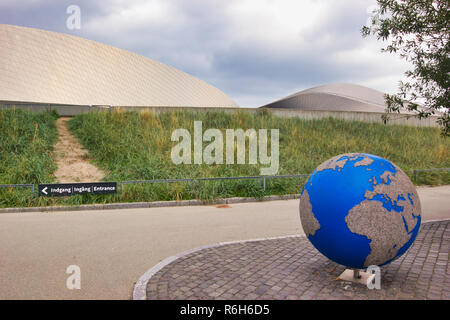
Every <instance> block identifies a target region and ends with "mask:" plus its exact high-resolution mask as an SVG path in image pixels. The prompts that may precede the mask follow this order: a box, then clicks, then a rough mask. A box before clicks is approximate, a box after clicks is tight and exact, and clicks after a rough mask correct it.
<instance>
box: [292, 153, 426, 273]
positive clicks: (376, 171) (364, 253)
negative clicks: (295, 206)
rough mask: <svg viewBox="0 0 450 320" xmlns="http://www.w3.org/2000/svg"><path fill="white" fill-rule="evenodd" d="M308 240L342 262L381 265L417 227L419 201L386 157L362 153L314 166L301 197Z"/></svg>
mask: <svg viewBox="0 0 450 320" xmlns="http://www.w3.org/2000/svg"><path fill="white" fill-rule="evenodd" d="M300 219H301V222H302V226H303V229H304V231H305V234H306V235H307V237H308V239H309V240H310V241H311V243H312V244H313V245H314V246H315V247H316V248H317V249H318V250H319V251H320V252H321V253H322V254H324V255H325V256H326V257H328V258H329V259H331V260H333V261H335V262H337V263H339V264H342V265H344V266H347V267H350V268H354V269H363V268H366V267H368V266H371V265H379V266H381V265H384V264H387V263H389V262H391V261H393V260H394V259H396V258H398V257H400V256H401V255H402V254H404V253H405V252H406V251H407V250H408V248H409V247H410V246H411V245H412V243H413V242H414V240H415V238H416V236H417V233H418V231H419V228H420V222H421V206H420V200H419V196H418V194H417V191H416V188H415V187H414V185H413V184H412V182H411V180H410V179H409V177H408V176H407V175H406V174H405V173H404V172H403V171H402V170H401V169H400V168H399V167H397V166H396V165H395V164H393V163H391V162H389V161H388V160H386V159H384V158H381V157H378V156H374V155H370V154H364V153H349V154H342V155H339V156H336V157H334V158H332V159H330V160H327V161H325V162H324V163H322V164H321V165H319V166H318V167H317V169H316V170H315V171H314V172H313V173H312V174H311V176H310V177H309V179H308V180H307V182H306V184H305V186H304V188H303V191H302V195H301V198H300Z"/></svg>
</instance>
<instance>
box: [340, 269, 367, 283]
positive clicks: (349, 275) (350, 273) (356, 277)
mask: <svg viewBox="0 0 450 320" xmlns="http://www.w3.org/2000/svg"><path fill="white" fill-rule="evenodd" d="M374 276H375V274H373V273H369V272H365V271H361V270H360V269H345V270H344V272H342V273H341V275H340V276H339V277H338V280H342V281H345V282H351V283H357V284H362V285H365V286H366V285H367V284H368V283H371V282H372V281H373V278H374Z"/></svg>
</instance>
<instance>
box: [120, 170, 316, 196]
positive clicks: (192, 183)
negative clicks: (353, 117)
mask: <svg viewBox="0 0 450 320" xmlns="http://www.w3.org/2000/svg"><path fill="white" fill-rule="evenodd" d="M308 176H309V174H292V175H280V176H249V177H211V178H189V179H156V180H137V181H120V182H119V184H120V192H123V185H124V184H141V183H142V184H144V183H174V182H175V183H176V182H189V183H190V186H191V188H192V189H194V188H195V185H198V183H199V182H200V181H223V180H260V181H261V185H262V186H263V189H264V191H266V180H267V179H277V178H281V179H285V178H302V177H308Z"/></svg>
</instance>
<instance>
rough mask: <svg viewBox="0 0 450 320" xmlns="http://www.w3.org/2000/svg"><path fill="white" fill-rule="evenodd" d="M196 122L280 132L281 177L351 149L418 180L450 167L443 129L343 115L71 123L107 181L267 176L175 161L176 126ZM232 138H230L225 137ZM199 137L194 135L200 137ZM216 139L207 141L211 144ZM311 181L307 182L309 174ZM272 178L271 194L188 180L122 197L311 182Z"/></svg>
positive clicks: (446, 179) (132, 188)
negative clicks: (387, 162)
mask: <svg viewBox="0 0 450 320" xmlns="http://www.w3.org/2000/svg"><path fill="white" fill-rule="evenodd" d="M194 121H202V122H203V131H205V130H206V129H208V128H217V129H221V130H222V132H224V129H228V128H230V129H238V128H242V129H244V130H246V129H248V128H254V129H260V128H261V129H279V130H280V169H279V172H278V174H298V173H311V172H312V171H313V170H314V169H315V168H316V167H317V165H319V164H320V163H322V162H323V161H325V160H327V159H329V158H331V157H333V156H335V155H338V154H341V153H346V152H366V153H371V154H375V155H379V156H382V157H385V158H387V159H389V160H391V161H393V162H394V163H396V164H397V165H399V166H400V167H401V168H402V169H403V170H404V171H405V172H406V173H407V174H409V175H410V177H411V178H412V169H418V168H442V167H450V140H449V139H448V138H444V137H441V136H440V132H439V130H438V129H435V128H419V127H406V126H395V125H392V126H391V125H389V126H386V125H382V124H375V123H365V122H356V121H344V120H337V119H332V118H329V119H321V120H301V119H298V118H290V119H284V118H279V117H276V116H272V115H271V114H269V113H267V112H264V111H261V112H260V113H258V114H257V115H252V114H249V113H246V112H245V111H242V112H236V113H234V114H229V113H225V112H223V111H217V112H207V113H194V112H188V111H178V112H172V113H163V114H158V115H156V114H154V113H152V112H149V111H142V112H123V111H120V110H118V111H113V112H109V113H90V114H84V115H80V116H77V117H75V118H73V119H72V120H71V121H70V128H71V130H72V132H73V133H74V134H75V135H76V136H77V137H78V138H79V140H80V142H81V143H82V144H83V145H84V146H85V147H86V148H87V149H88V150H89V152H90V156H91V157H92V158H94V159H95V162H96V164H97V165H98V166H100V167H101V168H102V169H104V170H106V171H107V172H109V173H108V175H107V176H106V177H105V180H110V181H119V180H145V179H167V178H194V177H227V176H253V175H259V174H260V173H259V165H206V164H203V165H175V164H173V163H172V161H171V158H170V153H171V149H172V147H173V146H174V145H175V144H176V143H175V142H172V141H171V139H170V138H171V134H172V131H173V130H175V129H178V128H185V129H187V130H188V131H189V132H191V134H192V135H193V123H194ZM224 137H225V135H224ZM192 139H193V137H192ZM206 145H208V143H204V146H206ZM302 180H304V179H302ZM302 180H300V181H299V179H271V180H269V181H270V182H269V183H268V186H267V187H268V188H267V190H266V191H263V188H262V186H261V184H260V182H259V181H251V180H246V181H225V182H202V183H201V185H199V186H197V187H196V188H195V189H194V190H192V189H191V187H190V185H189V184H188V183H178V184H168V185H163V184H158V185H151V186H148V185H126V186H125V189H124V193H123V195H122V196H121V201H151V200H172V199H191V198H200V199H211V198H217V197H231V196H251V197H260V196H264V195H267V194H288V193H299V192H300V190H301V187H302V184H303V181H302ZM415 183H416V184H430V185H438V184H449V183H450V174H449V173H448V172H440V173H428V174H421V175H420V178H419V181H415Z"/></svg>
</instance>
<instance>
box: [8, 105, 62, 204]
mask: <svg viewBox="0 0 450 320" xmlns="http://www.w3.org/2000/svg"><path fill="white" fill-rule="evenodd" d="M57 118H58V115H57V113H55V112H41V113H32V112H29V111H23V110H20V109H8V110H0V133H1V139H0V184H37V183H41V182H48V181H52V180H53V177H52V173H53V171H54V170H55V169H56V168H55V166H54V159H53V156H52V154H51V151H52V149H53V144H54V143H55V141H56V139H57V137H58V133H57V130H56V127H55V121H56V119H57ZM30 194H31V191H30V190H29V189H12V188H8V189H5V188H1V189H0V206H8V205H14V206H16V205H17V206H27V205H33V204H35V203H36V199H34V198H33V197H31V196H30Z"/></svg>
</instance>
